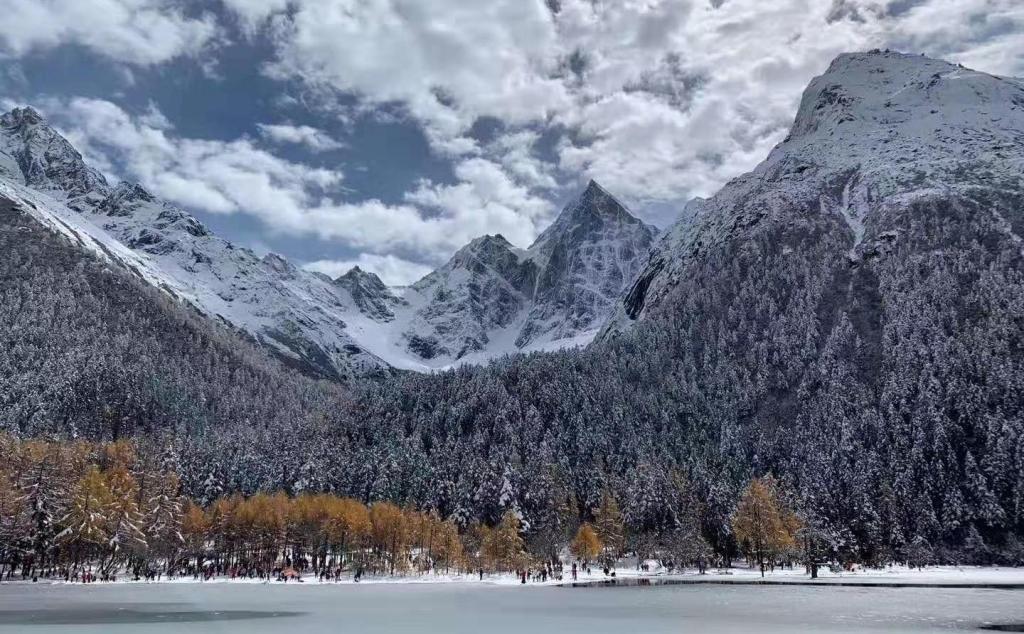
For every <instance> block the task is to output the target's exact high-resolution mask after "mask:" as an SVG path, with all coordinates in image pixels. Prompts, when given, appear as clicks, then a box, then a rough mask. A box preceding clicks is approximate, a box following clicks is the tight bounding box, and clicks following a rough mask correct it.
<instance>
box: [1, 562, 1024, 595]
mask: <svg viewBox="0 0 1024 634" xmlns="http://www.w3.org/2000/svg"><path fill="white" fill-rule="evenodd" d="M565 577H569V575H568V574H567V575H565ZM565 577H563V578H562V579H560V580H559V579H552V578H549V579H547V580H546V581H540V580H536V581H535V580H530V581H527V582H526V583H525V584H524V583H522V581H521V579H520V577H518V576H516V575H513V574H487V575H485V576H484V577H483V578H482V579H481V578H480V577H479V576H478V575H477V574H432V573H426V574H422V575H408V576H403V575H395V576H364V577H363V578H362V579H361V580H360V581H355V579H354V578H353V577H352V576H351V575H349V576H346V577H343V578H341V579H340V580H337V581H335V580H324V581H321V580H319V579H318V577H317V576H315V575H313V574H306V575H303V576H302V577H301V580H295V579H293V580H290V581H287V582H286V581H279V580H266V579H258V578H257V579H250V578H234V579H232V578H230V577H214V578H212V579H202V578H199V579H196V578H193V577H192V576H186V577H176V578H174V579H166V578H164V579H160V580H142V579H139V580H134V579H130V578H121V579H118V580H117V581H96V582H91V583H88V584H83V583H81V582H77V581H64V580H62V579H40V580H39V581H37V582H33V581H31V580H22V579H12V580H7V581H3V582H0V587H3V586H8V585H45V586H75V587H92V586H105V587H109V586H118V585H125V586H127V585H164V586H175V585H193V586H202V585H238V586H244V585H258V586H264V585H272V586H283V587H321V586H356V585H360V586H369V585H405V586H414V585H430V586H436V585H464V586H481V587H486V586H501V587H524V588H525V587H563V588H566V587H568V588H583V587H610V586H622V587H628V586H668V585H675V586H679V585H731V586H803V587H827V586H835V587H861V588H864V587H878V588H945V589H1001V590H1024V568H1008V567H977V566H965V567H955V566H935V567H931V568H926V569H923V570H910V569H907V568H905V567H902V566H892V567H890V568H887V569H879V570H874V569H868V570H862V571H857V572H841V573H832V572H830V571H827V570H823V571H821V572H820V573H819V577H818V578H817V579H811V578H810V577H809V575H807V574H806V573H804V572H803V571H802V569H794V570H776V571H774V572H768V573H766V575H765V576H764V577H761V575H760V573H759V572H758V571H757V570H755V569H752V568H731V569H719V570H711V571H709V572H707V573H705V574H699V573H697V572H696V571H694V572H684V573H667V572H660V573H648V572H642V571H636V570H634V569H617V570H616V576H615V577H611V576H608V575H605V574H603V573H602V572H601V571H595V572H592V573H591V574H586V573H581V574H579V575H578V577H577V579H575V580H574V579H571V578H565Z"/></svg>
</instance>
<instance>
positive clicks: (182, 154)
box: [43, 98, 550, 263]
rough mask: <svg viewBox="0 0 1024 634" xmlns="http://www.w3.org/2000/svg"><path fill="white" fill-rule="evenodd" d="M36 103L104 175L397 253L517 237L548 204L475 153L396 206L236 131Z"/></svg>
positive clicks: (105, 105)
mask: <svg viewBox="0 0 1024 634" xmlns="http://www.w3.org/2000/svg"><path fill="white" fill-rule="evenodd" d="M43 105H44V106H45V109H46V110H47V111H48V112H50V113H51V114H53V115H56V121H57V122H58V123H61V124H63V129H64V132H65V134H66V136H67V137H68V138H69V139H70V140H71V142H72V143H73V144H75V146H76V147H78V148H79V149H80V150H81V151H82V152H83V154H85V155H86V156H87V157H88V160H90V161H91V162H92V163H93V164H95V165H96V166H98V167H99V168H100V169H102V170H104V171H106V172H107V173H109V174H112V175H115V176H127V177H129V178H132V179H134V180H138V181H139V182H141V183H142V184H143V185H144V186H145V187H147V188H148V189H150V190H151V191H153V192H154V193H155V194H157V195H158V196H161V197H163V198H166V199H168V200H171V201H174V202H177V203H178V204H181V205H184V206H187V207H190V208H192V209H197V210H201V211H206V212H210V213H220V214H233V213H245V214H249V215H252V216H254V217H256V218H258V219H259V220H261V221H262V222H263V223H264V224H265V225H266V226H267V227H268V228H270V229H272V230H274V231H278V232H282V233H288V234H292V235H313V236H318V237H320V238H323V239H326V240H335V241H339V242H342V243H344V244H345V245H347V246H349V247H352V248H356V249H365V250H367V251H370V252H375V253H381V252H396V251H397V252H402V253H406V254H409V255H411V256H414V257H415V258H418V259H420V260H422V261H427V262H432V263H438V262H441V261H443V260H444V259H446V258H447V257H449V256H450V255H451V254H452V253H453V252H454V251H455V250H457V249H458V248H460V247H462V246H463V245H464V244H466V243H467V242H469V241H470V240H471V239H473V238H475V237H478V236H480V235H482V234H484V233H495V232H502V233H504V234H505V235H506V236H507V237H508V238H509V239H510V240H512V241H513V242H518V243H520V244H524V245H525V244H527V243H529V241H531V240H532V239H533V238H534V237H535V236H536V234H537V230H538V226H539V219H541V218H543V217H544V216H545V215H546V214H547V213H548V212H549V211H550V208H549V203H548V202H547V201H546V200H544V199H542V198H538V197H535V196H533V195H531V193H530V191H529V190H528V189H527V188H525V187H523V186H521V185H518V184H516V183H515V182H514V181H513V180H511V179H510V178H509V177H508V176H507V175H506V174H505V172H504V171H503V170H502V169H501V167H500V166H499V165H498V164H496V163H492V162H490V161H487V160H484V159H480V158H472V159H467V160H464V161H463V162H462V163H460V164H459V165H458V166H456V169H455V175H456V177H457V179H458V180H457V182H456V183H455V184H440V183H432V182H429V181H423V182H421V183H420V184H419V185H418V186H417V187H416V188H415V189H414V190H413V191H411V192H410V193H408V194H407V196H406V198H407V201H406V203H404V204H399V205H387V204H384V203H382V202H380V201H378V200H366V201H358V202H350V201H345V200H341V199H339V198H338V197H337V194H338V193H339V188H340V184H341V182H342V174H341V173H340V172H337V171H334V170H326V169H322V168H315V167H310V166H308V165H304V164H301V163H295V162H291V161H287V160H285V159H282V158H280V157H277V156H275V155H273V154H271V153H269V152H267V151H265V150H262V149H260V148H258V147H256V146H255V145H254V144H253V143H252V142H251V141H250V140H248V139H245V138H243V139H238V140H234V141H215V140H208V139H192V138H181V137H177V136H175V135H174V134H173V133H172V130H171V129H170V123H169V122H168V121H167V120H166V118H165V117H163V115H162V114H160V112H159V111H158V110H156V109H155V108H154V107H153V106H150V107H149V108H148V109H147V110H146V111H145V113H144V114H143V115H141V116H134V117H133V116H132V115H130V114H129V113H127V112H125V111H124V110H122V109H121V108H120V107H118V106H117V105H115V104H113V103H111V102H109V101H104V100H100V99H87V98H74V99H71V100H69V101H66V102H65V101H60V100H48V101H44V103H43Z"/></svg>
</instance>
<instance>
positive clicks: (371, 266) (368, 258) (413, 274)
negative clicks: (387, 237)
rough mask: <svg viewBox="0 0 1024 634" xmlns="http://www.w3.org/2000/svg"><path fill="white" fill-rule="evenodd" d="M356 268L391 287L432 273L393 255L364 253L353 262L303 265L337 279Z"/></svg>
mask: <svg viewBox="0 0 1024 634" xmlns="http://www.w3.org/2000/svg"><path fill="white" fill-rule="evenodd" d="M354 266H358V267H359V268H361V269H363V270H364V271H369V272H371V273H375V274H377V276H378V277H380V279H382V280H383V281H384V283H385V284H388V285H390V286H406V285H409V284H412V283H413V282H415V281H417V280H419V279H420V278H422V277H423V276H424V275H426V274H428V273H430V271H431V267H429V266H427V265H425V264H419V263H416V262H410V261H408V260H403V259H402V258H398V257H395V256H393V255H377V254H374V253H362V254H360V255H359V257H357V258H355V259H351V260H317V261H315V262H309V263H307V264H305V265H303V267H302V268H304V269H306V270H307V271H318V272H320V273H323V274H325V275H328V276H330V277H332V278H337V277H339V276H341V275H344V274H345V273H347V272H348V271H350V270H351V269H352V267H354Z"/></svg>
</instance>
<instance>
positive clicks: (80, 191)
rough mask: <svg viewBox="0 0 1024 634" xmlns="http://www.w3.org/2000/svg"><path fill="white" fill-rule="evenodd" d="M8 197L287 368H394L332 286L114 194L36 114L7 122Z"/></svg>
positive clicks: (169, 208) (3, 177) (127, 187)
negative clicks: (363, 342)
mask: <svg viewBox="0 0 1024 634" xmlns="http://www.w3.org/2000/svg"><path fill="white" fill-rule="evenodd" d="M0 194H3V195H4V196H6V197H8V198H10V199H12V200H14V201H16V202H21V203H23V204H24V205H25V206H26V207H27V208H29V209H30V210H31V213H33V215H35V216H36V217H37V218H38V219H39V220H41V221H42V222H43V223H44V224H46V225H48V226H50V227H52V228H54V229H56V230H59V231H61V232H63V233H65V234H67V235H68V236H69V237H71V238H72V239H73V240H75V241H77V242H79V243H80V244H82V245H83V246H86V247H88V248H90V249H92V250H93V251H96V252H97V253H98V254H100V255H101V256H102V257H105V258H108V259H110V260H112V261H115V262H118V263H120V264H122V265H124V266H126V267H127V268H129V269H130V270H133V271H135V272H136V273H137V274H138V275H140V276H141V277H143V278H144V279H145V280H147V281H148V282H150V283H151V284H153V285H155V286H158V287H160V288H162V289H164V290H165V291H166V292H168V293H170V294H171V295H173V296H175V297H177V298H179V299H180V300H182V301H185V302H188V303H189V304H191V305H193V306H194V307H195V308H197V309H198V310H199V311H201V312H203V313H205V314H207V315H209V316H211V317H214V318H218V319H220V320H222V321H224V322H225V323H227V324H230V325H231V326H233V327H235V328H237V329H239V330H241V331H243V332H245V333H248V334H249V335H250V336H252V337H253V338H255V339H256V340H257V341H259V342H260V343H262V344H264V345H265V346H267V347H268V348H270V349H271V350H272V351H274V352H275V353H276V354H277V355H278V356H280V357H281V358H283V359H284V360H285V361H286V362H289V363H292V364H295V365H298V366H300V367H302V368H303V369H305V370H308V371H312V372H314V373H316V374H319V375H322V376H327V377H332V378H347V377H350V376H352V375H356V374H358V375H365V374H368V373H373V372H375V371H379V370H381V369H384V368H386V367H387V365H386V364H385V363H384V362H383V361H382V360H381V359H379V358H377V357H376V356H374V355H373V354H371V353H369V352H367V351H366V350H364V349H363V348H362V347H361V346H359V344H358V343H357V342H356V341H355V340H354V339H352V337H350V336H349V335H348V334H347V333H346V331H345V325H346V324H345V316H346V315H348V314H355V315H359V314H360V313H359V310H358V308H357V305H356V302H355V301H354V299H353V298H352V297H351V295H349V294H348V293H345V292H339V291H338V287H337V286H336V285H335V284H334V282H333V281H331V280H330V279H327V278H325V277H323V276H318V275H315V274H312V273H308V272H305V271H301V270H298V269H296V268H295V267H294V266H293V265H292V264H290V263H288V262H287V261H285V260H284V259H282V258H281V257H279V256H276V255H272V254H271V255H268V256H266V257H264V258H260V257H258V256H257V255H256V254H255V253H253V252H252V251H250V250H248V249H244V248H239V247H236V246H235V245H233V244H232V243H230V242H228V241H227V240H224V239H222V238H219V237H217V236H215V235H213V234H211V233H210V232H209V231H208V230H207V229H206V227H204V226H203V224H202V223H200V222H199V221H198V220H197V219H195V218H194V217H192V216H191V215H189V214H187V213H185V212H184V211H182V210H180V209H178V208H177V207H175V206H173V205H170V204H168V203H165V202H162V201H160V200H158V199H157V198H156V197H154V196H153V195H151V194H150V193H148V192H147V191H146V190H145V189H143V188H142V187H141V186H139V185H132V184H127V183H121V184H119V185H117V186H114V187H111V186H110V185H109V184H108V183H107V181H106V179H105V178H104V177H103V176H102V175H101V174H100V173H99V172H97V171H95V170H93V169H91V168H89V167H88V166H86V165H85V163H84V161H83V160H82V156H81V155H80V154H79V153H78V152H77V151H76V150H75V149H74V148H73V147H72V146H71V145H70V144H69V143H68V142H67V141H66V140H65V139H63V137H61V136H60V135H59V134H58V133H57V132H56V131H54V130H53V129H52V128H50V127H49V126H48V125H46V123H45V122H44V121H43V119H42V117H40V116H39V114H38V113H36V112H35V111H34V110H32V109H31V108H23V109H15V110H13V111H12V112H9V113H7V114H5V115H3V116H2V117H0Z"/></svg>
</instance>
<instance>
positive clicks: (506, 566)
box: [480, 511, 526, 572]
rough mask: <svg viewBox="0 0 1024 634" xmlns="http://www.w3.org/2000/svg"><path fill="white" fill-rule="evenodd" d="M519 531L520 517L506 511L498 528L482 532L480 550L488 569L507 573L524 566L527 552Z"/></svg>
mask: <svg viewBox="0 0 1024 634" xmlns="http://www.w3.org/2000/svg"><path fill="white" fill-rule="evenodd" d="M519 530H520V523H519V517H517V516H516V514H515V513H513V512H512V511H505V514H504V515H503V516H502V518H501V522H500V523H499V524H498V525H497V526H495V527H494V528H490V529H487V530H484V531H482V538H481V545H480V550H481V551H482V554H483V559H484V562H485V563H486V565H487V567H488V568H490V569H492V570H495V571H498V572H503V571H505V572H507V571H512V570H519V569H520V568H521V567H522V566H523V564H524V563H525V561H526V552H525V550H524V543H523V538H522V536H521V535H520V534H519Z"/></svg>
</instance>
